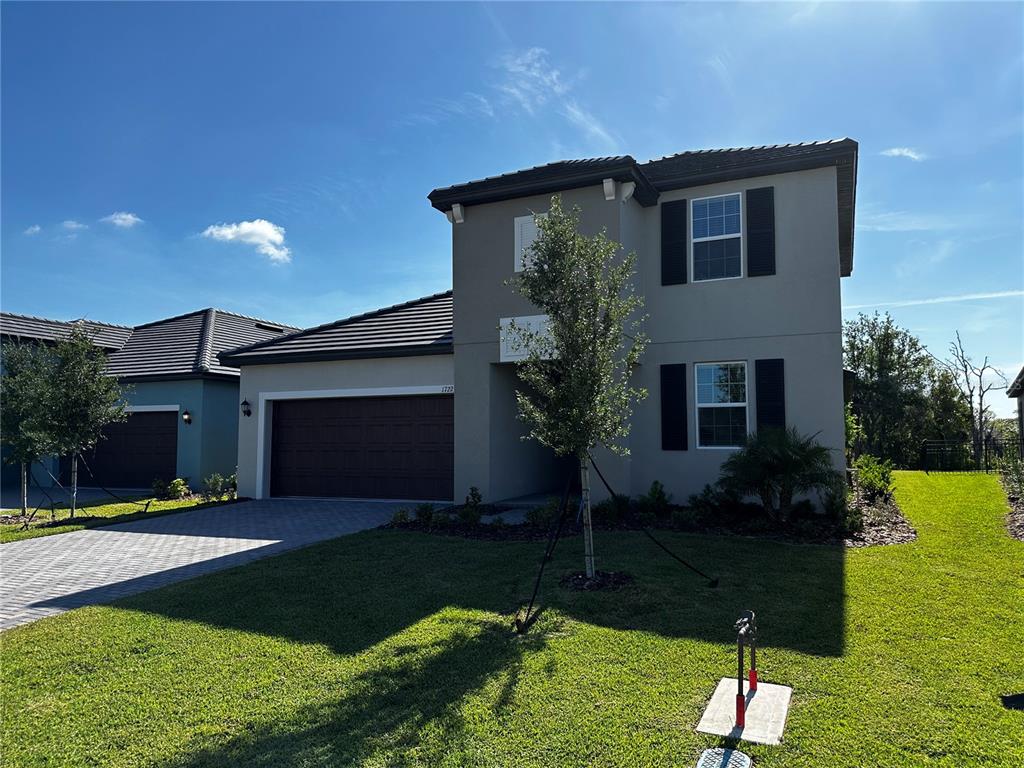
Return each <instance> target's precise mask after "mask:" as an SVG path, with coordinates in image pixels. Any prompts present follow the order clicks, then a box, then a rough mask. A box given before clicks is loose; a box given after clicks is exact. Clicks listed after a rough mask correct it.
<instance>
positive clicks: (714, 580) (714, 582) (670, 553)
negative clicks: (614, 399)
mask: <svg viewBox="0 0 1024 768" xmlns="http://www.w3.org/2000/svg"><path fill="white" fill-rule="evenodd" d="M590 463H591V464H593V466H594V471H595V472H597V476H598V477H600V478H601V482H602V483H604V487H605V488H607V489H608V493H610V494H611V495H612V498H613V499H617V498H619V495H618V494H617V493H615V491H613V490H612V487H611V486H610V485H608V481H607V480H605V479H604V475H602V474H601V470H600V469H598V468H597V463H596V462H595V461H594V457H593V456H591V457H590ZM640 530H641V531H643V532H644V535H645V536H646V537H647V538H648V539H650V540H651V541H653V542H654V543H655V544H656V545H657V546H658V548H659V549H660V550H661V551H662V552H664V553H665V554H666V555H668V556H669V557H671V558H672V559H673V560H675V561H676V562H678V563H679V564H681V565H684V566H686V567H687V568H689V569H690V570H691V571H693V572H694V573H696V574H697V575H698V576H703V577H704V578H705V579H707V580H708V586H709V587H717V586H718V579H717V578H712V577H711V576H708V575H707V574H706V573H704V571H701V570H699V569H697V568H694V567H693V566H692V565H690V564H689V563H688V562H686V561H685V560H683V558H681V557H680V556H679V555H677V554H676V553H675V552H673V551H672V550H671V549H669V548H668V547H666V546H665V545H664V544H662V543H661V542H660V541H658V540H657V539H656V538H654V534H653V533H651V531H650V530H649V529H648V528H647V527H646V526H642V527H641V528H640Z"/></svg>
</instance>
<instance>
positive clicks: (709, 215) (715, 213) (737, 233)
mask: <svg viewBox="0 0 1024 768" xmlns="http://www.w3.org/2000/svg"><path fill="white" fill-rule="evenodd" d="M740 209H741V206H740V195H739V194H733V195H719V196H718V197H704V198H700V199H698V200H694V201H693V203H692V213H691V218H692V220H693V227H692V231H693V279H694V280H695V281H696V280H722V279H724V278H729V277H742V276H743V259H742V258H741V253H742V239H743V236H742V234H741V233H742V231H743V230H742V221H741V216H742V213H741V210H740Z"/></svg>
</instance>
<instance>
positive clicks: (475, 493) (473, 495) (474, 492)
mask: <svg viewBox="0 0 1024 768" xmlns="http://www.w3.org/2000/svg"><path fill="white" fill-rule="evenodd" d="M483 501H484V497H483V496H481V495H480V489H479V488H477V487H476V486H475V485H473V486H470V489H469V495H468V496H466V506H467V507H479V506H480V505H481V504H482V503H483Z"/></svg>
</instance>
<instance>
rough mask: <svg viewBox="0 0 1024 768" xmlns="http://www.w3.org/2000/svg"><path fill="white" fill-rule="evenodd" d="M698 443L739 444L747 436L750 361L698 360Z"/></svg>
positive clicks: (696, 370)
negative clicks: (748, 371)
mask: <svg viewBox="0 0 1024 768" xmlns="http://www.w3.org/2000/svg"><path fill="white" fill-rule="evenodd" d="M694 371H695V376H696V379H697V387H696V390H697V445H698V446H699V447H701V448H739V447H740V446H742V445H743V443H744V441H745V440H746V438H747V364H746V363H744V362H735V363H697V364H696V365H695V366H694Z"/></svg>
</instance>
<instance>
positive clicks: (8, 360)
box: [0, 343, 53, 515]
mask: <svg viewBox="0 0 1024 768" xmlns="http://www.w3.org/2000/svg"><path fill="white" fill-rule="evenodd" d="M2 355H3V380H2V384H0V390H2V392H3V403H2V405H0V437H2V439H3V445H4V447H5V448H6V449H7V455H6V456H5V457H4V460H5V461H7V462H8V463H11V464H20V465H21V514H23V515H26V514H28V468H29V467H30V466H31V465H32V463H33V462H35V461H38V460H39V459H41V458H42V457H43V456H45V455H46V453H47V445H48V439H47V438H48V434H47V430H46V423H45V422H46V403H47V394H46V392H47V387H48V386H49V382H50V378H51V375H52V368H53V356H52V355H50V354H49V351H48V350H47V349H45V348H44V347H40V346H38V345H36V344H14V343H6V344H4V345H3V352H2Z"/></svg>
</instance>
